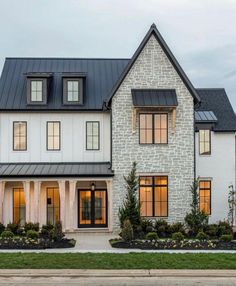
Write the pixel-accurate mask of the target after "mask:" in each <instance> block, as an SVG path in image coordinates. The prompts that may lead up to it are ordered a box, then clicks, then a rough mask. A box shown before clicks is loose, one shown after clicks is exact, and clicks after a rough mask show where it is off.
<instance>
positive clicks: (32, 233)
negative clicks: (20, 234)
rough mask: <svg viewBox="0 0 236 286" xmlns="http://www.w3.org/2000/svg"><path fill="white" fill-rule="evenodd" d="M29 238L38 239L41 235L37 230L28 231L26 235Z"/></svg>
mask: <svg viewBox="0 0 236 286" xmlns="http://www.w3.org/2000/svg"><path fill="white" fill-rule="evenodd" d="M26 236H27V238H31V239H38V238H39V233H38V232H37V231H35V230H32V229H30V230H28V231H27V233H26Z"/></svg>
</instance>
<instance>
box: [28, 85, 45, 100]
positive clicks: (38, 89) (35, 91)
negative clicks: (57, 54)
mask: <svg viewBox="0 0 236 286" xmlns="http://www.w3.org/2000/svg"><path fill="white" fill-rule="evenodd" d="M42 100H43V82H42V80H34V81H31V101H42Z"/></svg>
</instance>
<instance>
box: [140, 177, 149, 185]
mask: <svg viewBox="0 0 236 286" xmlns="http://www.w3.org/2000/svg"><path fill="white" fill-rule="evenodd" d="M139 182H140V183H139V184H140V185H142V186H143V185H152V177H140V181H139Z"/></svg>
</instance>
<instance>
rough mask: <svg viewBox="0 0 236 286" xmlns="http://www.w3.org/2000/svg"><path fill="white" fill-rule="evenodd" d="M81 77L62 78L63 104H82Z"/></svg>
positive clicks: (82, 80)
mask: <svg viewBox="0 0 236 286" xmlns="http://www.w3.org/2000/svg"><path fill="white" fill-rule="evenodd" d="M83 82H84V79H83V78H82V77H63V102H64V104H83Z"/></svg>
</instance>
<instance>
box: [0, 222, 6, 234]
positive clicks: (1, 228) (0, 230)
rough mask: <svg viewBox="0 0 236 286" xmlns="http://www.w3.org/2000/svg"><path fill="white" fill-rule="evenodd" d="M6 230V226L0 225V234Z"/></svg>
mask: <svg viewBox="0 0 236 286" xmlns="http://www.w3.org/2000/svg"><path fill="white" fill-rule="evenodd" d="M4 230H5V226H4V224H2V223H0V234H1V233H2V232H3V231H4Z"/></svg>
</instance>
